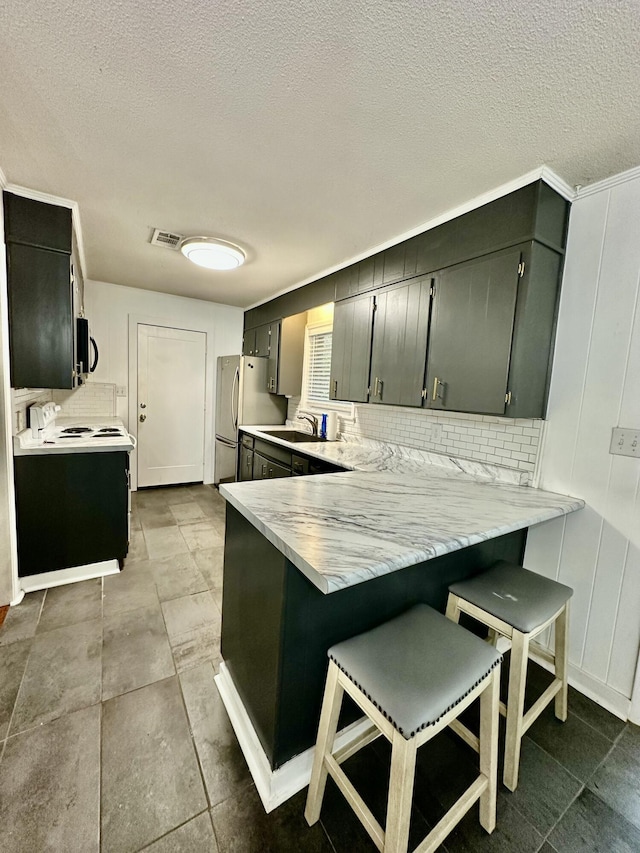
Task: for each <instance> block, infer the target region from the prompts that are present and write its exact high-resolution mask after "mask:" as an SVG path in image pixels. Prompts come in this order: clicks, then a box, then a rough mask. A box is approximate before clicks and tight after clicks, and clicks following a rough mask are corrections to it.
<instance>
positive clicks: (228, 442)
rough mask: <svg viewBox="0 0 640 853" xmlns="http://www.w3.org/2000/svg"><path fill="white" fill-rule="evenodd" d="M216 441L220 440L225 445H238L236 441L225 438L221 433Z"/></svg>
mask: <svg viewBox="0 0 640 853" xmlns="http://www.w3.org/2000/svg"><path fill="white" fill-rule="evenodd" d="M216 441H217V442H219V443H220V444H224V446H225V447H234V448H235V447H237V446H238V445H237V443H236V442H235V441H229V439H228V438H224V437H223V436H221V435H217V436H216Z"/></svg>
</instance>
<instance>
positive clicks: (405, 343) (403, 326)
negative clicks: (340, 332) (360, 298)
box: [369, 276, 432, 406]
mask: <svg viewBox="0 0 640 853" xmlns="http://www.w3.org/2000/svg"><path fill="white" fill-rule="evenodd" d="M431 282H432V279H431V276H424V277H421V278H417V279H413V280H412V281H410V282H407V283H406V284H403V285H400V286H396V287H392V288H389V289H387V290H382V291H377V292H376V295H375V300H376V308H375V314H374V321H373V346H372V349H371V378H370V383H371V384H370V388H371V394H370V398H369V401H370V402H371V403H386V404H388V405H395V406H420V405H421V404H422V397H423V394H422V392H423V388H424V375H425V362H426V357H427V335H428V332H429V309H430V301H431Z"/></svg>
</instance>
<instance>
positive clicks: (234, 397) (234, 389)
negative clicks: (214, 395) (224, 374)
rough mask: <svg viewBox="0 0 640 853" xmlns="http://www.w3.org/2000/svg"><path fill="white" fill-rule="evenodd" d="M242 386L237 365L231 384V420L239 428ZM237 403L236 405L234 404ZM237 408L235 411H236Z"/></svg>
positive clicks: (234, 426) (235, 427)
mask: <svg viewBox="0 0 640 853" xmlns="http://www.w3.org/2000/svg"><path fill="white" fill-rule="evenodd" d="M239 388H240V368H239V367H236V372H235V374H234V376H233V385H232V386H231V420H232V421H233V428H234V429H238V409H237V404H238V391H239ZM234 404H235V406H234ZM234 408H235V411H234Z"/></svg>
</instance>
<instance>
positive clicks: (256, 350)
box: [242, 323, 272, 358]
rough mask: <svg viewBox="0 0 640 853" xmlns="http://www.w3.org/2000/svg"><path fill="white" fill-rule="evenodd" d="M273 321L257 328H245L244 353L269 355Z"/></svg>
mask: <svg viewBox="0 0 640 853" xmlns="http://www.w3.org/2000/svg"><path fill="white" fill-rule="evenodd" d="M271 325H272V324H271V323H265V324H264V325H262V326H258V327H257V328H255V329H245V330H244V337H243V339H242V355H252V356H258V357H261V358H268V357H269V339H270V336H269V332H270V330H271Z"/></svg>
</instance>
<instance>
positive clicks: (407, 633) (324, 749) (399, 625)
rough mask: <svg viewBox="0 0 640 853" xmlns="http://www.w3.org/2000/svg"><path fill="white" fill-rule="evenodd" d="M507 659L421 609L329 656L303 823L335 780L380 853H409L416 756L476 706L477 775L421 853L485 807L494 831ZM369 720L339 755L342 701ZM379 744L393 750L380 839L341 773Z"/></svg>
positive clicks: (485, 821)
mask: <svg viewBox="0 0 640 853" xmlns="http://www.w3.org/2000/svg"><path fill="white" fill-rule="evenodd" d="M500 661H501V656H500V655H499V654H498V652H497V651H496V650H495V649H494V648H492V647H491V646H489V645H487V644H486V643H484V642H483V641H482V640H480V639H478V638H477V637H475V636H473V635H472V634H470V633H469V632H467V631H465V630H464V628H461V627H460V626H458V625H455V624H454V623H453V622H451V621H450V620H448V619H447V618H446V617H445V616H443V615H442V614H440V613H438V612H436V611H435V610H433V609H432V608H431V607H427V606H426V605H424V604H419V605H416V606H415V607H413V608H411V609H410V610H408V611H407V612H406V613H403V614H402V615H401V616H398V617H396V618H395V619H392V620H390V621H389V622H387V623H385V624H384V625H380V626H379V627H378V628H374V629H373V630H371V631H367V632H366V633H364V634H360V635H358V636H356V637H352V638H351V639H349V640H345V641H344V642H342V643H338V644H336V645H335V646H332V648H331V649H329V671H328V673H327V684H326V688H325V694H324V700H323V704H322V714H321V717H320V726H319V729H318V740H317V743H316V751H315V756H314V762H313V769H312V772H311V781H310V783H309V794H308V798H307V806H306V809H305V817H306V819H307V821H308V823H309V824H313V823H315V822H316V821H317V820H318V819H319V817H320V810H321V807H322V799H323V796H324V789H325V785H326V781H327V774H328V773H330V774H331V776H332V778H333V779H334V780H335V782H336V784H337V785H338V787H339V788H340V790H341V791H342V793H343V794H344V796H345V797H346V799H347V801H348V803H349V805H350V806H351V807H352V808H353V810H354V812H355V813H356V815H357V817H358V818H359V819H360V821H361V822H362V824H363V825H364V827H365V829H366V830H367V832H368V833H369V835H370V836H371V837H372V839H373V840H374V842H375V844H376V845H377V847H378V849H379V850H382V851H383V853H406V850H407V845H408V839H409V819H410V814H411V800H412V796H413V782H414V774H415V762H416V750H417V749H418V747H419V746H421V745H422V744H424V743H426V742H427V741H428V740H430V739H431V738H432V737H434V736H435V735H436V734H437V733H438V732H439V731H441V730H442V729H443V728H445V727H446V726H451V727H452V728H453V730H454V731H458V728H457V726H458V719H457V718H458V716H459V715H460V714H461V713H462V711H464V710H465V708H467V707H468V706H469V705H470V704H471V703H472V702H473V701H475V700H476V699H478V698H479V699H480V737H479V738H477V739H476V741H477V747H478V751H479V753H480V774H479V776H478V777H477V779H476V780H475V781H474V782H473V784H472V785H471V786H470V787H469V788H468V789H467V791H466V792H465V793H464V794H463V795H462V796H461V797H460V798H459V799H458V801H457V802H456V803H455V804H454V805H453V806H452V807H451V809H450V810H449V811H448V812H447V814H446V815H445V816H444V817H443V818H442V820H441V821H440V822H439V823H438V824H437V825H436V826H435V827H434V828H433V829H432V830H431V832H430V833H429V835H428V836H427V837H426V838H425V839H424V840H423V842H422V843H421V844H420V845H419V849H420V850H421V851H432V850H435V849H436V848H437V847H439V846H440V844H442V842H443V840H444V839H445V838H446V836H447V835H448V834H449V833H450V832H451V830H452V829H453V828H454V827H455V825H456V824H457V823H458V821H459V820H461V818H462V817H463V816H464V815H465V814H466V813H467V811H468V810H469V809H470V808H471V806H472V805H473V804H474V803H475V802H476V801H477V800H479V801H480V823H481V824H482V826H483V827H484V828H485V829H486V830H487V832H492V831H493V829H494V827H495V819H496V818H495V815H496V787H497V784H496V776H497V749H498V747H497V743H498V701H499V680H500ZM345 692H346V693H348V695H349V696H350V697H351V698H352V699H353V700H354V701H355V702H356V704H357V705H358V706H359V707H360V709H361V710H362V711H363V712H364V714H365V715H366V717H368V718H369V721H370V722H369V725H368V726H367V727H366V728H365V729H364V730H363V731H361V733H360V734H358V735H357V736H356V737H355V738H354V739H353V740H352V741H351V742H350V743H348V744H347V745H346V746H343V747H342V748H341V749H339V750H337V751H334V741H335V737H336V731H337V726H338V717H339V715H340V708H341V705H342V697H343V694H344V693H345ZM380 735H383V736H384V737H386V738H387V739H388V740H389V741H390V742H391V745H392V750H391V775H390V779H389V801H388V806H387V821H386V827H385V829H384V830H383V829H382V827H381V826H380V824H379V823H378V822H377V821H376V819H375V818H374V816H373V814H372V813H371V811H370V810H369V808H368V807H367V805H366V804H365V803H364V801H363V800H362V798H361V797H360V795H359V794H358V792H357V791H356V790H355V788H354V787H353V785H352V784H351V782H350V781H349V779H348V778H347V776H346V775H345V773H344V771H343V770H342V769H341V768H340V764H341V763H342V762H343V761H346V760H347V758H349V757H350V756H352V755H353V754H354V753H356V752H357V751H358V750H359V749H361V748H362V747H363V746H366V744H368V743H370V742H371V741H372V740H375V738H376V737H379V736H380Z"/></svg>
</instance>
